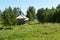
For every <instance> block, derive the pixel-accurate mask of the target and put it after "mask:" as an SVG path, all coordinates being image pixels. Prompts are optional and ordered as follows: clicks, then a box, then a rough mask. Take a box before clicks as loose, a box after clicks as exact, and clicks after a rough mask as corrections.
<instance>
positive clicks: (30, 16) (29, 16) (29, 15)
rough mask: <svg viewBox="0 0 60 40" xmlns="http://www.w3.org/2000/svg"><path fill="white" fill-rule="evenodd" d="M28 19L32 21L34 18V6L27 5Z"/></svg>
mask: <svg viewBox="0 0 60 40" xmlns="http://www.w3.org/2000/svg"><path fill="white" fill-rule="evenodd" d="M26 16H27V17H28V18H29V20H30V21H33V20H34V18H35V9H34V7H29V8H28V10H27V15H26Z"/></svg>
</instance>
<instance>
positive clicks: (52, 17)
mask: <svg viewBox="0 0 60 40" xmlns="http://www.w3.org/2000/svg"><path fill="white" fill-rule="evenodd" d="M26 13H27V14H26V16H27V17H28V18H29V21H34V20H35V19H37V20H38V21H39V23H45V22H51V23H60V4H59V5H58V6H57V7H56V8H54V7H52V8H51V9H49V8H45V9H44V8H40V9H38V10H37V13H36V12H35V8H34V7H33V6H30V7H29V8H28V10H27V12H26ZM21 14H23V12H22V10H21V9H20V8H19V7H14V8H13V9H12V8H11V7H9V8H5V10H4V11H2V12H1V10H0V20H1V21H2V23H3V24H4V25H16V24H17V23H18V22H17V19H16V17H17V16H19V15H21Z"/></svg>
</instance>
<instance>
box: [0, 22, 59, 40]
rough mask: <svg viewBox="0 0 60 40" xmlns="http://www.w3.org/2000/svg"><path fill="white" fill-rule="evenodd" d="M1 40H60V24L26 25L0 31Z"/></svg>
mask: <svg viewBox="0 0 60 40" xmlns="http://www.w3.org/2000/svg"><path fill="white" fill-rule="evenodd" d="M0 40H60V24H57V23H55V24H53V23H45V24H33V25H29V24H25V25H20V26H13V29H7V30H0Z"/></svg>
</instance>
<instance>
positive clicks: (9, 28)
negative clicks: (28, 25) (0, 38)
mask: <svg viewBox="0 0 60 40" xmlns="http://www.w3.org/2000/svg"><path fill="white" fill-rule="evenodd" d="M11 29H13V28H0V30H11Z"/></svg>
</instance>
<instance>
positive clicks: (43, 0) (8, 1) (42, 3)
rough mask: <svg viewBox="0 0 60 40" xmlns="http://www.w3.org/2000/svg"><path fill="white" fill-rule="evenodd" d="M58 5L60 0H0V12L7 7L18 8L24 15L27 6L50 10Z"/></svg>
mask: <svg viewBox="0 0 60 40" xmlns="http://www.w3.org/2000/svg"><path fill="white" fill-rule="evenodd" d="M58 4H60V0H0V10H2V11H3V10H4V9H5V8H8V7H9V6H11V7H12V8H13V7H20V8H21V10H22V11H23V12H24V14H26V11H27V9H28V7H29V6H34V7H35V9H36V10H37V9H39V8H42V7H43V8H46V7H47V8H51V7H52V6H53V7H56V6H57V5H58Z"/></svg>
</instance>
